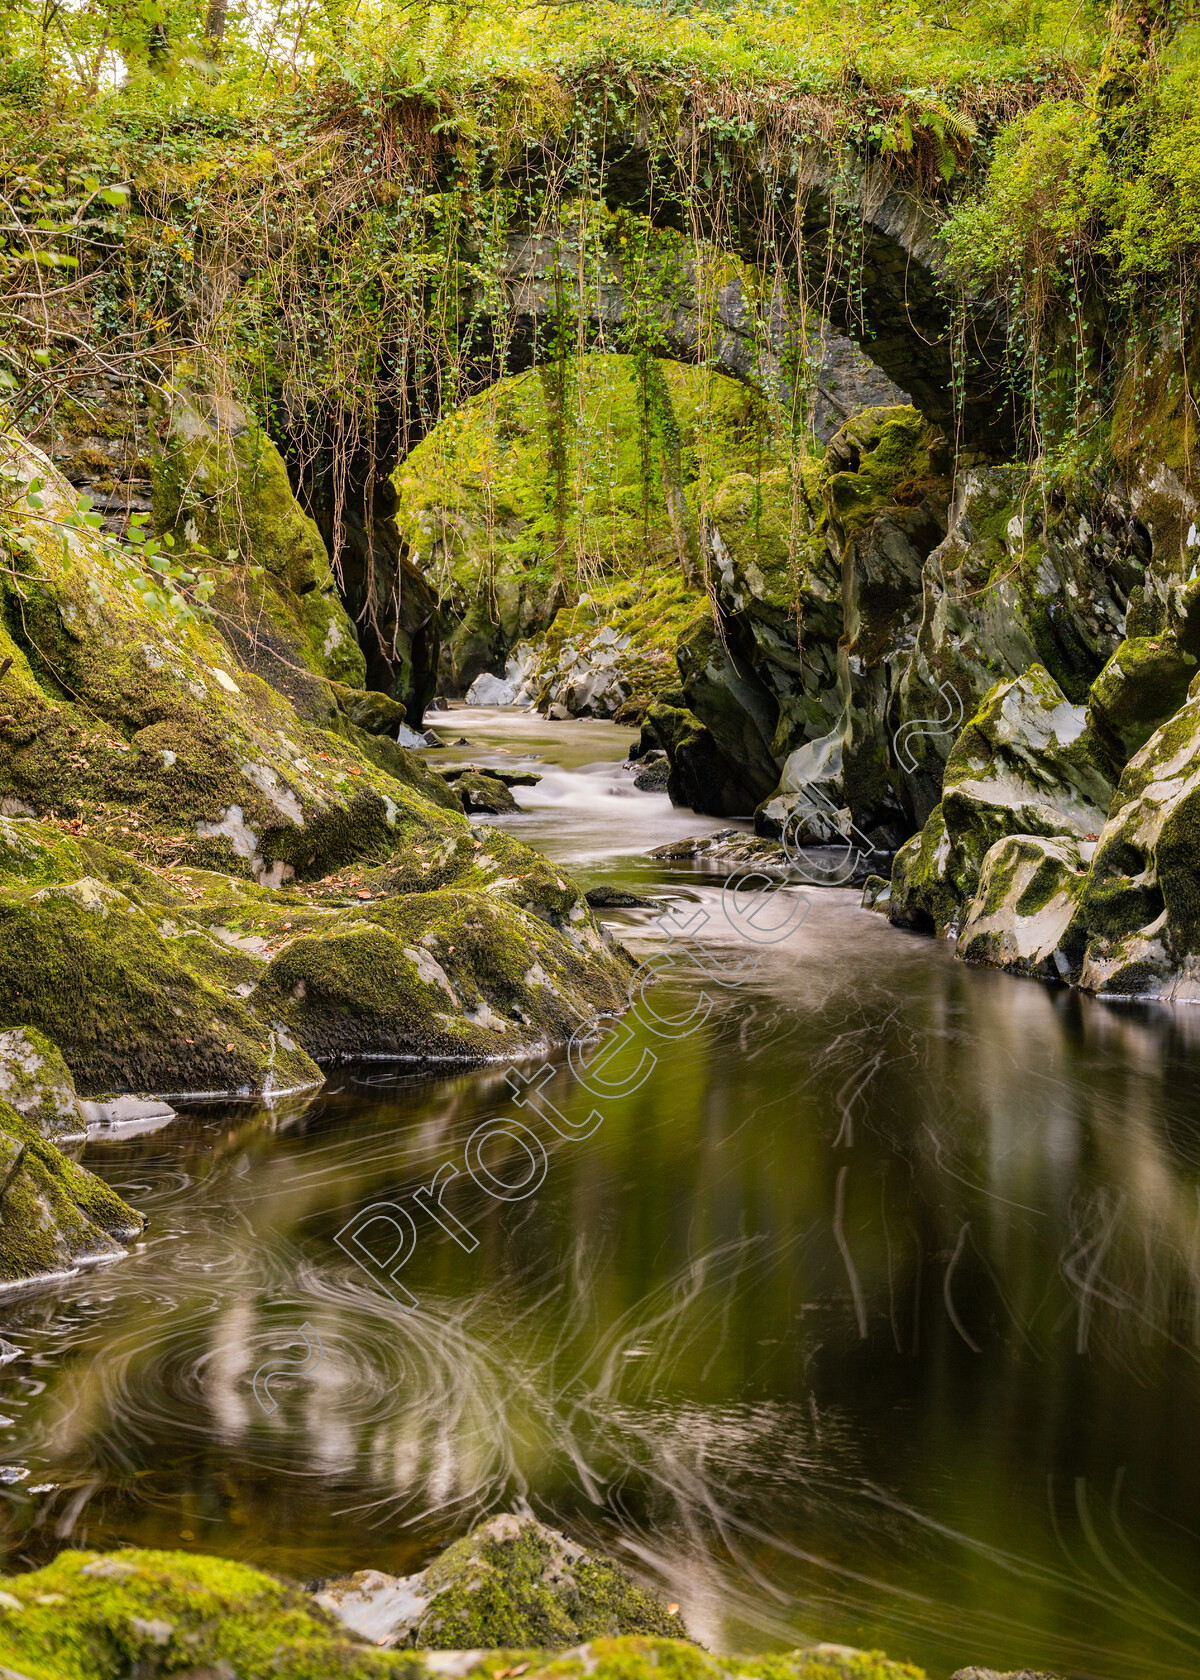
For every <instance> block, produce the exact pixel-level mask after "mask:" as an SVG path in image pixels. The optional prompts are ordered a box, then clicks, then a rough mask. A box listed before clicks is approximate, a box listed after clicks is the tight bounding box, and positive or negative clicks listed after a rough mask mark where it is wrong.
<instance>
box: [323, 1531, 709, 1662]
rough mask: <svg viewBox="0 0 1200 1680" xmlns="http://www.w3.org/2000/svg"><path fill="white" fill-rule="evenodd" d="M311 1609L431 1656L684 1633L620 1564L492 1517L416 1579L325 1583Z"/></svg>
mask: <svg viewBox="0 0 1200 1680" xmlns="http://www.w3.org/2000/svg"><path fill="white" fill-rule="evenodd" d="M317 1602H318V1604H321V1605H323V1606H325V1607H326V1608H327V1609H330V1610H332V1611H333V1612H334V1613H335V1614H336V1615H338V1616H339V1617H340V1618H341V1619H342V1620H343V1621H344V1622H345V1623H346V1625H347V1626H348V1627H351V1628H355V1629H356V1630H358V1631H362V1632H369V1633H370V1635H371V1637H373V1638H376V1639H378V1640H380V1641H381V1642H382V1640H383V1639H386V1640H387V1642H388V1643H389V1644H397V1645H411V1646H416V1647H419V1648H424V1649H428V1650H437V1651H456V1650H457V1651H461V1650H464V1649H465V1650H472V1649H475V1650H478V1649H488V1648H492V1649H495V1648H497V1647H499V1648H502V1649H504V1648H507V1649H514V1648H518V1647H522V1646H525V1647H530V1646H532V1647H534V1648H542V1649H554V1648H559V1649H562V1648H565V1647H566V1646H571V1645H579V1644H582V1642H583V1641H584V1640H586V1639H613V1638H616V1637H618V1636H619V1635H622V1634H646V1635H651V1636H657V1637H658V1638H666V1639H670V1638H672V1637H675V1638H679V1637H683V1636H684V1631H685V1630H684V1628H683V1624H682V1623H681V1622H680V1620H679V1617H678V1615H675V1614H671V1613H669V1612H668V1610H667V1608H666V1606H665V1604H662V1603H661V1602H660V1601H659V1600H658V1599H657V1598H656V1597H655V1596H654V1594H652V1593H649V1592H647V1591H646V1590H645V1589H644V1588H643V1587H639V1586H638V1585H637V1584H636V1582H634V1581H633V1580H632V1579H631V1578H630V1576H629V1575H628V1574H627V1573H626V1572H625V1570H623V1569H622V1568H621V1567H620V1565H619V1564H615V1563H612V1562H610V1561H609V1559H607V1558H605V1557H601V1556H599V1555H598V1554H597V1553H594V1552H589V1551H587V1550H585V1548H584V1547H583V1546H580V1545H578V1544H577V1543H576V1542H575V1541H573V1540H568V1539H567V1538H566V1536H565V1535H562V1534H560V1533H559V1532H558V1531H557V1530H556V1529H552V1528H546V1527H545V1526H544V1525H543V1524H542V1523H539V1522H538V1521H537V1520H536V1519H535V1518H534V1517H531V1516H509V1515H505V1516H499V1517H493V1518H492V1519H491V1520H490V1521H488V1522H485V1523H483V1524H481V1526H480V1527H479V1528H477V1529H475V1530H474V1532H473V1533H471V1534H469V1535H467V1536H466V1537H465V1538H464V1539H462V1540H459V1541H456V1542H455V1544H454V1545H452V1546H451V1547H450V1548H449V1549H448V1550H447V1551H445V1552H443V1553H442V1555H441V1556H440V1557H439V1558H438V1559H437V1560H436V1562H434V1563H432V1564H431V1565H430V1566H429V1568H428V1569H426V1570H424V1571H422V1573H421V1574H419V1575H410V1576H406V1577H403V1578H396V1577H392V1576H387V1575H380V1574H379V1573H378V1572H377V1571H374V1570H368V1571H364V1572H362V1573H361V1574H359V1575H355V1576H351V1577H348V1578H345V1579H342V1580H338V1581H331V1582H328V1583H326V1584H325V1586H324V1587H323V1588H322V1590H321V1592H320V1593H319V1594H318V1595H317Z"/></svg>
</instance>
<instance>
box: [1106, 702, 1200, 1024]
mask: <svg viewBox="0 0 1200 1680" xmlns="http://www.w3.org/2000/svg"><path fill="white" fill-rule="evenodd" d="M1197 687H1200V685H1196V684H1194V685H1193V690H1195V689H1196V688H1197ZM1080 913H1081V916H1082V918H1083V920H1084V922H1085V924H1086V927H1087V949H1086V952H1085V955H1084V960H1083V969H1082V974H1081V984H1082V985H1083V986H1084V987H1085V988H1086V989H1088V990H1089V991H1096V992H1101V993H1103V994H1105V995H1108V996H1122V997H1126V996H1137V997H1161V998H1175V999H1181V1000H1182V999H1197V998H1200V695H1197V696H1196V697H1194V698H1192V699H1190V700H1189V701H1188V703H1187V704H1186V705H1185V706H1183V707H1182V708H1181V709H1180V711H1179V712H1178V713H1177V714H1176V715H1175V716H1174V717H1173V718H1172V719H1171V720H1170V721H1169V722H1168V723H1166V724H1164V725H1163V726H1162V728H1161V729H1158V730H1156V731H1155V733H1154V734H1153V735H1152V736H1151V737H1150V739H1149V741H1147V743H1146V745H1145V746H1144V747H1143V748H1142V749H1141V751H1140V752H1138V753H1136V754H1135V755H1134V757H1133V758H1132V759H1131V760H1130V761H1129V763H1128V764H1127V765H1126V767H1125V770H1124V772H1123V774H1122V776H1121V781H1120V785H1119V787H1118V790H1117V795H1116V798H1115V800H1114V801H1113V807H1112V814H1111V816H1110V817H1109V820H1108V822H1107V823H1106V824H1105V825H1104V828H1103V831H1102V833H1101V835H1100V838H1099V844H1098V845H1097V847H1096V853H1095V857H1094V859H1093V861H1092V867H1091V871H1090V873H1089V876H1088V880H1087V885H1086V887H1085V889H1084V894H1083V902H1082V906H1081V912H1080Z"/></svg>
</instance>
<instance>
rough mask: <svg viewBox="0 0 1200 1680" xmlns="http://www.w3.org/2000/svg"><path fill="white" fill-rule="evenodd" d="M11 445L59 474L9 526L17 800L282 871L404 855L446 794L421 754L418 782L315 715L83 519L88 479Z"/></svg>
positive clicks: (201, 857) (0, 587)
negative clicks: (243, 660) (241, 658)
mask: <svg viewBox="0 0 1200 1680" xmlns="http://www.w3.org/2000/svg"><path fill="white" fill-rule="evenodd" d="M8 443H9V445H10V446H11V457H10V462H9V466H10V470H13V471H14V472H15V474H16V476H17V477H18V479H19V480H21V481H23V482H24V483H25V484H26V485H32V484H33V483H34V481H35V480H41V481H42V488H41V490H40V491H38V492H31V493H33V494H34V495H35V497H36V499H37V501H38V502H39V503H40V505H39V506H26V507H25V508H24V509H22V508H21V507H20V506H18V508H17V509H16V524H15V526H11V527H10V528H9V529H8V530H7V531H6V532H3V533H0V539H2V540H3V543H4V546H5V548H6V549H7V550H8V551H9V552H10V553H11V554H12V555H13V556H14V557H16V558H19V562H20V564H19V566H14V568H13V571H12V572H0V663H2V662H3V660H4V659H5V658H7V659H9V660H10V661H11V665H10V668H9V669H8V671H7V675H6V676H5V679H4V704H3V708H0V812H3V811H6V810H7V811H11V812H16V813H28V814H41V813H47V812H50V811H53V812H55V813H56V814H57V815H59V816H66V817H68V818H73V819H75V820H76V821H77V822H78V824H79V828H80V832H81V833H86V834H89V835H91V836H94V837H101V838H104V839H106V840H108V841H110V842H111V843H113V844H116V845H123V846H126V847H128V848H129V849H131V850H135V851H137V852H138V853H139V854H140V855H141V856H143V857H149V858H157V859H158V860H159V861H165V859H166V858H167V857H168V856H170V857H173V858H180V859H186V860H187V861H189V862H191V863H195V864H201V865H209V866H213V867H216V868H223V869H226V870H228V871H230V872H231V873H240V874H245V875H248V876H251V877H254V878H257V879H259V880H272V881H282V880H284V879H287V878H289V877H291V876H293V875H299V876H306V875H307V876H310V877H312V876H320V875H322V874H324V873H326V872H327V871H328V870H330V869H333V868H337V867H338V866H339V865H341V864H343V863H345V862H347V861H349V860H350V859H352V858H355V857H359V856H363V855H364V854H370V853H372V852H376V853H378V852H386V851H387V850H388V849H389V848H390V846H391V845H392V844H393V843H394V841H395V838H396V835H397V829H396V823H395V814H396V812H397V811H398V810H399V809H400V808H401V807H403V808H404V809H405V810H408V809H409V808H410V807H413V806H414V801H413V799H412V797H410V796H411V794H413V793H414V792H415V793H418V794H419V795H420V797H419V798H418V799H417V800H416V805H417V806H420V807H421V808H422V809H424V807H425V804H426V802H427V801H433V802H434V803H441V802H445V800H446V794H445V789H444V786H443V784H442V783H441V780H440V778H438V777H435V776H434V775H433V774H432V772H430V771H428V770H427V769H426V768H425V767H424V766H423V765H422V764H421V763H420V762H419V761H418V760H417V759H416V758H415V757H414V756H413V755H411V754H410V755H402V753H401V749H400V748H398V747H396V748H395V752H396V755H397V757H399V758H401V760H402V763H403V766H404V776H405V778H406V780H405V782H404V783H402V782H401V781H400V780H399V778H398V777H397V776H396V775H394V774H393V773H391V772H390V771H389V770H386V769H384V768H382V767H380V766H379V765H378V764H376V763H374V762H373V761H372V759H371V758H370V757H368V756H367V755H366V754H365V753H364V752H363V751H361V750H360V748H359V747H358V746H357V744H355V743H353V742H351V741H348V740H346V739H344V738H342V737H341V736H339V735H335V734H331V733H330V732H329V731H327V730H324V729H320V728H317V727H314V725H313V724H312V723H311V722H307V721H305V719H303V718H302V717H300V716H298V714H297V711H296V709H295V707H294V706H293V705H292V704H291V702H290V701H289V700H288V699H287V698H286V697H285V696H284V695H283V694H281V693H280V692H278V690H277V689H275V688H273V687H271V686H270V685H269V684H268V683H266V682H264V681H263V680H262V679H261V678H260V677H258V676H256V675H255V674H254V672H253V671H250V670H248V669H246V668H244V667H243V666H241V665H240V664H239V663H238V661H237V660H236V659H235V658H234V657H233V653H232V651H231V648H230V646H229V645H228V644H227V643H226V642H224V641H223V640H222V639H221V637H220V636H219V635H218V634H217V633H216V630H215V629H214V628H213V627H212V625H210V624H209V623H207V622H206V621H203V620H197V619H196V618H195V617H194V616H193V617H189V616H187V614H186V613H184V612H181V611H177V610H176V609H175V607H173V605H172V603H171V602H170V601H169V599H168V598H167V596H166V595H165V594H164V593H163V592H161V591H159V590H158V589H157V588H156V586H155V585H154V584H153V583H152V581H151V580H150V579H149V578H148V577H147V575H146V574H145V573H144V572H142V571H140V570H139V569H138V568H137V567H136V566H134V567H132V568H130V566H129V564H128V562H127V561H125V560H124V559H123V557H122V556H120V555H119V554H117V553H116V552H115V551H114V550H113V548H112V547H111V546H110V545H108V544H106V543H105V542H104V541H103V540H102V539H101V536H100V534H99V533H97V532H96V531H93V530H89V529H87V528H86V527H83V526H80V525H78V524H71V523H70V522H71V521H78V520H79V518H80V514H79V509H78V505H77V502H76V499H75V496H74V493H73V492H72V490H71V488H70V486H69V485H68V484H67V483H66V482H65V480H63V479H62V478H61V477H60V476H59V475H58V474H57V473H56V472H55V470H54V468H53V467H52V466H51V465H50V463H49V461H48V460H47V459H46V458H45V457H44V456H42V455H40V454H39V453H38V452H37V451H35V450H33V449H32V448H31V447H30V446H28V445H26V444H24V443H23V441H22V440H20V439H18V438H15V437H11V438H10V439H9V440H8ZM372 739H374V738H373V737H372ZM389 745H392V746H394V743H389Z"/></svg>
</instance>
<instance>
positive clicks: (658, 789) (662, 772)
mask: <svg viewBox="0 0 1200 1680" xmlns="http://www.w3.org/2000/svg"><path fill="white" fill-rule="evenodd" d="M670 779H671V763H670V760H669V759H668V758H667V755H666V753H663V754H662V755H661V756H660V757H658V758H652V759H650V761H649V763H646V764H643V766H642V768H641V769H640V770H639V771H638V772H637V774H636V775H635V776H634V778H633V785H634V787H635V788H639V789H640V790H641V792H642V793H666V791H667V784H668V782H669V781H670Z"/></svg>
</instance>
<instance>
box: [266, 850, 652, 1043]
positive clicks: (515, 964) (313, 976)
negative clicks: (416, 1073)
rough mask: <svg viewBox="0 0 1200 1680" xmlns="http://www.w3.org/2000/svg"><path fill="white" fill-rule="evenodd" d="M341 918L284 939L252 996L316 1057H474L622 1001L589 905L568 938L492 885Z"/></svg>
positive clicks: (612, 957) (563, 1027)
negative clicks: (318, 931) (329, 926)
mask: <svg viewBox="0 0 1200 1680" xmlns="http://www.w3.org/2000/svg"><path fill="white" fill-rule="evenodd" d="M501 884H502V882H498V883H497V885H498V886H499V885H501ZM347 921H348V922H350V923H351V925H349V926H343V927H341V928H339V929H337V930H329V931H327V932H326V933H324V934H323V935H322V936H321V937H320V938H316V937H303V938H300V939H297V940H295V941H294V942H292V943H291V944H289V945H288V947H287V949H286V950H285V951H283V952H281V953H280V954H279V955H278V956H276V957H275V958H273V959H272V961H271V963H270V965H269V967H268V969H267V971H266V973H265V974H264V975H263V977H262V978H261V980H260V981H259V984H258V986H257V987H256V989H255V992H254V994H253V996H252V998H251V1000H250V1001H251V1004H252V1006H253V1008H254V1010H255V1012H256V1014H258V1015H261V1016H263V1017H264V1018H266V1019H269V1020H272V1021H277V1022H279V1023H280V1024H281V1025H283V1026H284V1027H286V1029H287V1031H288V1033H289V1034H291V1035H294V1037H295V1039H296V1041H297V1042H298V1043H299V1044H301V1045H302V1046H303V1047H304V1048H305V1049H306V1050H307V1051H308V1053H309V1054H310V1055H311V1056H313V1057H315V1058H316V1059H317V1060H328V1059H329V1058H331V1057H333V1056H338V1055H350V1056H352V1055H354V1054H356V1053H357V1054H364V1053H369V1054H375V1055H378V1054H386V1055H394V1056H398V1057H402V1058H417V1059H419V1058H422V1057H427V1058H433V1059H437V1058H439V1057H443V1058H450V1059H452V1060H458V1059H462V1060H467V1061H473V1060H479V1059H481V1058H484V1057H488V1056H500V1055H504V1054H505V1053H506V1052H515V1051H516V1050H517V1049H518V1048H519V1047H520V1046H521V1045H523V1044H525V1043H528V1042H530V1041H534V1040H538V1039H544V1038H547V1037H549V1038H564V1037H567V1036H569V1035H570V1033H571V1032H572V1031H573V1029H574V1027H575V1026H577V1025H578V1023H579V1021H580V1020H581V1019H582V1018H583V1017H584V1016H585V1015H586V1014H587V1013H590V1012H591V1011H593V1010H613V1009H619V1008H620V1007H621V1006H622V1002H623V995H624V988H625V986H626V985H627V983H628V975H629V959H628V958H627V957H626V956H625V955H624V953H623V952H621V951H620V949H619V948H618V947H612V948H610V947H606V946H604V945H603V943H602V941H601V939H600V936H599V933H598V931H597V929H596V927H595V924H594V922H593V921H592V919H591V916H590V913H588V912H587V911H586V907H584V906H578V907H577V908H576V912H575V915H574V916H573V917H572V918H571V926H572V931H573V934H574V936H575V940H574V941H572V940H568V939H566V938H564V937H563V935H562V934H561V933H559V932H558V930H557V929H556V928H553V927H551V926H548V925H547V922H546V921H544V920H543V919H542V918H541V917H539V916H538V915H536V914H534V913H532V912H531V911H529V910H526V909H524V908H521V907H519V906H518V905H516V904H514V903H512V902H510V901H509V900H508V899H507V898H505V897H503V896H501V894H500V892H498V891H493V892H480V891H462V890H455V889H452V888H443V889H440V890H436V891H431V892H426V893H422V894H420V895H418V896H414V897H411V898H390V899H385V900H382V901H380V902H379V903H377V904H373V905H372V906H371V907H370V909H369V910H368V909H367V908H366V907H365V906H364V907H363V909H362V910H361V911H360V912H359V914H358V915H357V916H355V917H353V918H347ZM355 923H356V924H357V925H354V924H355ZM575 941H577V942H578V943H576V942H575Z"/></svg>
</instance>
